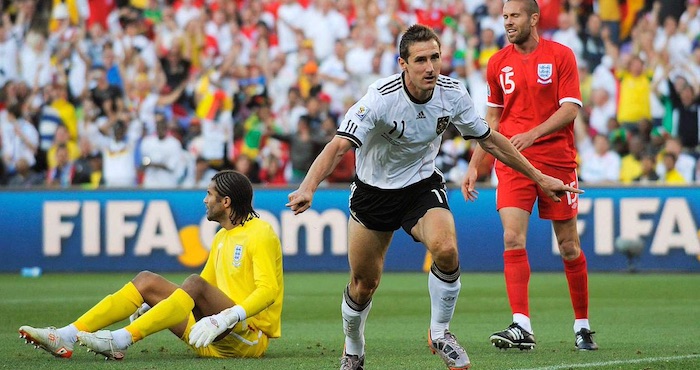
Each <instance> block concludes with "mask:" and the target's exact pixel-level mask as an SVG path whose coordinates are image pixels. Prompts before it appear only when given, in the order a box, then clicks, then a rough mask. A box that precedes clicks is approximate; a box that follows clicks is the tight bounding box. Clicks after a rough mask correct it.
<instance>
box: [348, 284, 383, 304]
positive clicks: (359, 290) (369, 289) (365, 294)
mask: <svg viewBox="0 0 700 370" xmlns="http://www.w3.org/2000/svg"><path fill="white" fill-rule="evenodd" d="M353 282H354V284H353V285H355V286H354V288H355V289H354V291H355V293H356V294H357V297H353V298H357V299H359V301H361V302H364V301H366V300H369V299H370V298H372V295H373V294H374V292H375V291H376V290H377V287H379V279H367V278H354V279H353ZM358 303H360V302H358Z"/></svg>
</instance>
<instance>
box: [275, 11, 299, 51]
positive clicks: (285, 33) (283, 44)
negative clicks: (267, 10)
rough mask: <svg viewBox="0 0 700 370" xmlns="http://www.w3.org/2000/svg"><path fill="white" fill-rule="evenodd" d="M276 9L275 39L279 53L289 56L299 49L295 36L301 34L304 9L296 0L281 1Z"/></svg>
mask: <svg viewBox="0 0 700 370" xmlns="http://www.w3.org/2000/svg"><path fill="white" fill-rule="evenodd" d="M281 3H282V4H280V6H279V8H278V9H277V38H278V40H279V48H280V50H279V51H280V52H281V53H284V54H289V53H292V52H296V51H297V49H298V48H299V44H298V43H297V34H299V33H303V31H302V30H303V28H304V8H303V7H302V6H301V5H300V4H299V1H298V0H283V1H281Z"/></svg>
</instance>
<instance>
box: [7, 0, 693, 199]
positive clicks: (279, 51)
mask: <svg viewBox="0 0 700 370" xmlns="http://www.w3.org/2000/svg"><path fill="white" fill-rule="evenodd" d="M539 5H540V8H541V21H540V27H541V29H540V33H541V34H542V35H543V36H544V37H545V38H549V39H553V40H555V41H558V42H560V43H562V44H565V45H567V46H569V47H570V48H571V49H572V50H573V51H574V53H575V55H576V58H577V63H578V68H579V73H580V81H581V89H582V94H583V100H584V108H583V109H582V110H581V113H580V115H579V117H578V119H577V120H576V124H575V130H576V138H577V143H576V144H577V147H578V150H579V172H578V173H579V177H580V180H581V181H582V182H585V183H595V184H615V183H620V182H622V183H625V184H631V183H642V184H652V183H654V184H656V183H659V184H691V183H694V182H700V166H699V165H698V164H697V163H698V160H697V159H698V157H700V145H699V138H700V130H699V129H698V127H699V126H700V116H699V115H698V107H699V106H700V41H699V37H700V13H699V12H698V10H699V9H700V0H687V1H683V0H666V1H663V2H662V1H654V2H652V1H646V2H645V1H643V0H628V1H618V0H541V1H539ZM502 6H503V0H236V1H223V0H175V1H167V0H130V1H129V0H121V1H119V0H89V1H88V0H64V1H60V0H51V1H48V0H47V1H37V0H15V1H0V10H1V13H2V14H1V18H0V87H1V89H0V146H1V151H0V152H1V153H2V156H1V158H0V184H1V185H3V186H7V187H31V186H49V187H57V188H61V187H71V186H81V187H84V188H96V187H100V186H107V187H137V186H139V187H144V188H175V187H181V188H187V187H206V185H207V184H208V183H209V180H210V179H211V177H212V175H213V174H214V173H215V172H216V170H218V169H223V168H234V169H237V170H238V171H240V172H242V173H244V174H246V175H247V176H248V177H249V178H250V180H251V181H252V182H253V183H259V184H267V185H285V184H296V183H299V182H300V181H301V179H303V177H304V174H305V173H306V171H307V170H308V168H309V166H310V165H311V163H312V162H313V160H314V158H315V157H316V155H317V154H318V153H319V152H320V150H321V149H322V148H323V146H324V145H325V143H327V142H328V141H329V140H330V139H331V138H332V137H333V136H334V134H335V130H336V127H337V124H338V123H339V122H340V120H341V119H342V115H344V114H345V111H346V110H347V108H349V107H350V106H351V105H352V104H353V103H354V102H355V101H356V100H357V99H359V98H360V97H361V96H362V95H363V94H364V93H365V91H366V88H367V86H368V84H369V83H371V82H372V81H374V80H376V79H377V78H379V77H380V76H386V75H390V74H392V73H396V72H398V69H397V63H396V58H397V53H398V51H397V40H398V38H399V36H400V35H401V33H402V32H403V30H405V29H406V28H407V27H408V26H410V25H411V24H414V23H422V24H425V25H428V26H430V27H432V28H434V29H435V30H436V31H437V32H438V34H439V35H440V37H441V40H442V42H443V44H442V53H443V70H442V73H443V74H446V75H450V76H452V77H455V78H458V79H460V80H462V81H463V82H464V83H465V85H466V86H467V88H468V90H469V91H470V94H471V96H472V99H473V100H474V103H475V104H476V106H477V110H478V111H479V113H480V114H481V115H482V116H483V115H484V113H485V111H486V96H487V88H486V83H485V81H484V76H485V69H486V64H487V62H488V59H489V57H490V56H491V55H493V54H494V53H495V52H496V51H498V50H499V49H500V48H501V47H502V46H503V45H504V42H505V37H504V35H505V30H504V27H503V21H502V16H501V11H502ZM473 145H475V144H474V143H471V142H466V141H464V140H463V139H462V138H461V137H460V136H459V135H458V134H457V132H456V130H448V131H447V132H446V133H445V135H444V139H443V143H442V147H441V153H440V156H439V158H438V164H439V166H440V169H441V170H442V171H443V172H444V173H445V174H446V177H447V179H448V180H449V181H451V182H453V183H457V184H458V183H460V181H461V179H462V177H463V175H464V173H465V171H466V168H467V166H468V163H469V160H470V157H471V153H472V150H473ZM479 166H480V168H481V170H480V171H479V173H480V174H484V175H483V177H482V178H481V180H483V181H492V182H495V178H494V176H492V175H490V173H491V171H490V168H492V167H493V158H488V157H487V158H486V160H485V161H484V162H483V163H480V164H479ZM353 176H354V154H353V153H352V151H351V152H348V154H346V156H345V157H344V158H343V161H342V163H341V164H340V165H339V166H338V167H337V168H336V170H335V171H334V173H333V174H332V175H331V176H330V177H329V178H328V179H327V181H328V182H349V181H351V180H352V178H353Z"/></svg>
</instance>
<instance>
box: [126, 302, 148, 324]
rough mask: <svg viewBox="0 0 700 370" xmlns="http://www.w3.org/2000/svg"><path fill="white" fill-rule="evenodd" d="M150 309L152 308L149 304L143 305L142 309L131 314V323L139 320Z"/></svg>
mask: <svg viewBox="0 0 700 370" xmlns="http://www.w3.org/2000/svg"><path fill="white" fill-rule="evenodd" d="M150 309H151V306H149V305H148V303H143V304H142V305H141V307H139V308H138V309H137V310H136V311H135V312H134V313H132V314H131V316H129V322H130V323H131V322H134V320H136V319H138V318H139V317H140V316H141V315H143V314H145V313H146V312H148V310H150Z"/></svg>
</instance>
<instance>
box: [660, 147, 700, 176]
mask: <svg viewBox="0 0 700 370" xmlns="http://www.w3.org/2000/svg"><path fill="white" fill-rule="evenodd" d="M666 153H670V154H673V157H674V158H673V168H674V169H675V170H677V171H678V172H679V173H680V175H681V177H682V178H683V179H684V180H685V181H687V182H688V183H690V182H692V181H693V175H694V174H695V166H696V162H697V160H696V159H695V157H693V156H692V155H690V154H688V153H684V152H683V145H682V144H681V139H680V138H678V137H674V136H670V137H668V138H667V139H666V141H665V142H664V149H663V150H662V151H660V152H659V153H658V156H657V159H656V162H657V165H656V173H657V174H658V175H659V177H660V178H662V179H666V178H667V176H666V171H667V170H668V168H670V167H669V166H668V164H669V163H666V160H665V158H664V156H665V155H666ZM674 177H675V176H674ZM672 178H673V177H672Z"/></svg>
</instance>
